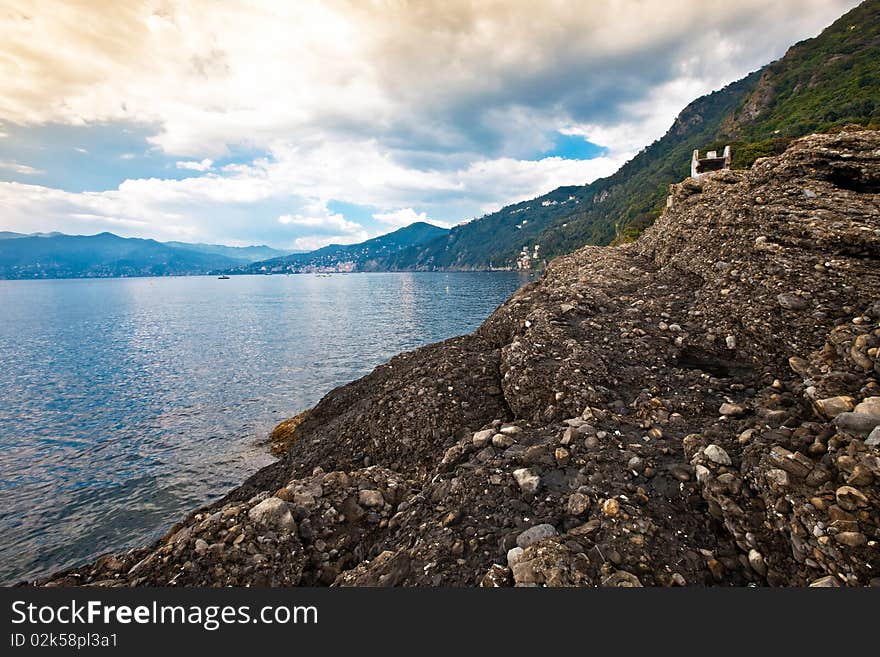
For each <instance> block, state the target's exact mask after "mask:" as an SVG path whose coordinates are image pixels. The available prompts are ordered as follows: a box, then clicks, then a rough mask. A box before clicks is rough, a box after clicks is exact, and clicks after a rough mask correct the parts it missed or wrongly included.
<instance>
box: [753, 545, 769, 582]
mask: <svg viewBox="0 0 880 657" xmlns="http://www.w3.org/2000/svg"><path fill="white" fill-rule="evenodd" d="M749 565H750V566H751V567H752V570H754V571H755V572H756V573H758V574H759V575H761V576H764V575H766V574H767V564H765V563H764V556H763V555H762V554H761V553H760V552H758V551H757V550H756V549H754V548H752V549H751V550H749Z"/></svg>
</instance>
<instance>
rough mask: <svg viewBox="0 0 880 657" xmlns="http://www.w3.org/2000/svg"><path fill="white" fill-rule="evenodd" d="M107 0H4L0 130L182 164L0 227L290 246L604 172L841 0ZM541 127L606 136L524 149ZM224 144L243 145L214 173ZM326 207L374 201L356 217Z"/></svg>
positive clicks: (3, 191) (0, 194) (58, 198)
mask: <svg viewBox="0 0 880 657" xmlns="http://www.w3.org/2000/svg"><path fill="white" fill-rule="evenodd" d="M117 4H118V6H114V11H113V12H107V10H106V3H105V2H104V1H103V0H80V1H79V2H77V3H70V2H64V1H63V0H41V2H40V3H39V4H38V5H35V4H34V3H33V2H31V1H29V0H6V8H7V11H4V12H2V13H0V30H2V33H3V35H4V39H3V41H2V43H0V121H4V122H8V123H4V124H3V127H4V130H7V131H11V130H12V128H11V127H10V126H14V125H26V126H34V125H38V124H43V123H47V122H61V123H67V124H71V125H80V126H82V125H92V124H96V123H101V124H102V125H107V124H108V122H113V121H125V122H135V123H141V124H144V125H149V126H155V128H154V130H155V132H154V134H153V135H152V137H151V138H150V139H149V143H150V145H151V146H152V147H154V148H155V149H156V150H157V151H159V152H161V153H163V154H165V155H171V156H173V160H172V161H174V162H176V165H175V166H176V167H177V168H178V169H179V170H183V171H194V172H198V173H199V174H200V175H198V176H195V177H191V178H185V179H183V180H162V179H157V178H144V179H132V180H125V181H123V182H121V184H119V185H118V187H117V188H116V189H108V190H105V191H98V192H84V193H80V194H74V193H68V192H64V191H61V190H57V189H50V188H46V187H40V186H36V185H24V184H15V183H0V206H2V207H3V216H2V221H3V222H4V226H3V227H4V228H12V229H14V228H15V227H18V228H21V229H26V230H23V232H33V231H35V230H58V229H61V230H65V231H67V232H87V231H89V230H95V231H97V230H105V229H107V230H109V229H111V227H112V228H113V229H115V230H117V232H120V233H121V234H126V235H137V236H151V237H160V238H164V239H197V240H200V241H225V242H241V241H252V240H261V241H268V242H274V243H275V244H290V243H295V241H296V240H303V242H302V244H306V243H308V246H300V247H297V248H312V247H313V246H314V245H315V244H318V243H319V242H324V241H325V240H330V241H337V242H340V241H343V240H351V241H360V240H361V239H365V238H366V236H367V235H369V234H373V233H374V232H375V230H376V229H383V228H385V227H388V226H398V225H406V223H412V221H418V220H427V221H430V222H432V223H435V224H440V223H441V221H438V220H436V219H434V218H436V217H441V218H442V219H443V220H445V221H446V222H453V223H454V222H458V221H461V220H466V219H469V218H471V217H473V216H474V215H476V214H479V213H482V212H489V211H492V210H495V209H497V208H499V207H501V206H503V205H505V204H508V203H512V202H515V201H520V200H525V199H528V198H532V197H534V196H536V195H539V194H542V193H545V192H547V191H550V190H551V189H553V188H555V187H557V186H560V185H568V184H583V183H586V182H589V181H591V180H593V179H595V178H597V177H600V176H605V175H609V174H611V173H612V172H613V171H615V170H616V169H617V168H618V167H619V166H620V165H621V164H622V163H623V162H625V161H626V160H627V159H628V158H629V157H631V156H632V155H633V154H635V153H636V152H637V151H638V150H639V149H640V148H642V147H644V146H645V145H646V144H648V143H649V142H650V141H652V140H653V139H655V138H657V137H659V136H661V135H662V134H663V132H665V130H666V129H667V128H668V127H669V125H670V124H671V123H672V121H673V119H674V117H675V115H676V114H677V113H678V111H679V110H680V109H681V108H682V107H683V106H684V105H685V104H687V103H688V102H689V101H690V100H692V99H693V98H695V97H697V96H699V95H701V94H702V93H705V92H707V91H709V90H711V89H714V88H717V87H719V86H721V85H723V84H725V83H726V82H729V81H732V80H734V79H736V78H738V77H741V76H742V75H744V74H745V73H747V72H749V71H751V70H753V69H755V68H757V67H758V66H760V65H762V64H764V63H766V62H767V61H769V60H770V59H772V58H774V57H777V56H779V55H780V54H781V53H782V52H783V51H784V49H785V47H786V46H787V45H789V44H791V43H793V42H794V41H796V40H798V39H800V38H803V37H806V36H810V35H812V34H815V33H816V32H817V31H818V30H819V29H820V28H821V27H823V26H824V25H826V24H828V23H829V22H830V21H831V20H833V19H834V18H835V17H836V16H838V15H840V14H841V13H843V11H845V10H846V9H847V8H849V7H852V6H854V5H855V4H857V0H774V1H773V2H770V1H768V0H742V1H740V2H736V3H732V2H729V0H668V1H667V2H663V3H659V2H658V3H656V5H654V3H645V2H643V1H641V0H594V1H593V2H591V3H589V9H588V10H587V9H585V3H583V2H582V1H580V2H578V1H566V0H560V1H559V2H556V3H553V5H552V6H551V7H548V6H547V5H546V3H535V2H525V1H523V2H510V1H505V2H501V1H496V0H486V1H485V2H481V3H477V4H474V3H471V2H465V1H464V0H461V1H458V0H443V1H440V0H436V1H435V2H427V1H426V2H423V3H418V6H417V7H414V6H413V5H412V4H409V3H357V2H349V1H347V0H328V1H327V2H318V1H316V0H302V2H297V3H286V2H274V3H273V2H270V1H269V0H228V1H227V2H223V3H215V2H212V1H211V0H189V1H187V2H183V1H178V0H167V1H166V2H163V3H161V5H159V4H155V3H153V4H150V3H117ZM25 16H30V17H31V18H30V19H26V18H24V17H25ZM755 34H760V38H758V39H756V38H755V37H754V35H755ZM59 43H60V44H64V48H55V47H52V44H59ZM111 125H112V124H111ZM558 130H561V131H563V132H566V133H567V134H578V135H583V136H585V137H586V138H587V139H589V140H590V141H592V142H594V143H596V144H599V145H601V146H604V147H607V149H608V150H607V152H606V154H605V155H603V156H602V157H598V158H596V159H593V160H586V161H578V160H567V159H562V158H558V157H544V158H541V157H540V153H542V152H546V150H547V149H548V148H549V147H550V146H551V142H552V139H551V137H552V135H553V134H554V132H555V131H558ZM86 145H88V144H86ZM125 148H136V147H134V146H126V147H125ZM233 151H234V152H236V153H240V152H250V153H257V154H258V155H257V156H256V158H255V159H254V160H253V161H251V162H237V163H234V164H226V165H216V166H215V163H217V162H222V161H223V158H224V157H226V156H228V155H229V154H230V153H231V152H233ZM121 157H122V158H123V159H127V158H134V157H135V155H134V154H133V153H126V154H124V155H122V156H121ZM178 158H179V159H178ZM237 159H239V158H237ZM0 166H4V167H5V168H7V169H9V170H11V171H14V172H16V173H18V174H21V175H34V174H37V173H40V172H39V171H37V170H36V169H32V168H30V167H27V166H26V165H19V164H17V163H15V162H6V163H5V164H4V163H0ZM11 167H19V168H18V169H15V168H11ZM334 200H335V201H341V202H344V203H350V204H355V205H361V206H368V207H371V208H381V211H380V212H376V213H375V214H374V215H373V217H372V221H371V220H369V219H365V220H364V222H363V223H364V225H361V224H358V223H356V222H353V221H351V220H350V219H348V218H346V217H345V216H343V215H342V214H340V213H334V212H331V211H329V210H328V204H329V203H330V202H331V201H334ZM415 208H418V211H416V210H415ZM428 217H431V218H432V219H428ZM10 224H11V226H10ZM250 236H256V237H250Z"/></svg>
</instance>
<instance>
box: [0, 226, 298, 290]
mask: <svg viewBox="0 0 880 657" xmlns="http://www.w3.org/2000/svg"><path fill="white" fill-rule="evenodd" d="M284 253H285V252H284V251H279V250H277V249H272V248H269V247H268V246H247V247H231V246H221V245H215V244H186V243H183V242H167V243H162V242H157V241H156V240H149V239H138V238H126V237H119V236H118V235H114V234H112V233H100V234H99V235H64V234H62V233H34V234H30V235H26V234H22V233H13V232H9V231H3V232H0V278H6V279H22V278H100V277H107V278H109V277H117V276H177V275H186V274H205V273H208V272H210V271H213V270H219V269H228V268H232V267H236V266H238V265H240V264H241V263H242V262H247V261H251V260H257V259H260V258H265V257H267V256H277V255H280V254H284Z"/></svg>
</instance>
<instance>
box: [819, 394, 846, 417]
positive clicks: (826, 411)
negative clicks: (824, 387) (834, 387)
mask: <svg viewBox="0 0 880 657" xmlns="http://www.w3.org/2000/svg"><path fill="white" fill-rule="evenodd" d="M813 403H814V404H816V409H817V410H818V411H819V412H820V413H821V414H822V415H824V416H825V417H827V418H835V417H837V416H838V415H840V414H841V413H846V412H849V411H851V410H852V409H853V398H852V397H847V396H837V397H827V398H826V399H817V400H816V401H815V402H813Z"/></svg>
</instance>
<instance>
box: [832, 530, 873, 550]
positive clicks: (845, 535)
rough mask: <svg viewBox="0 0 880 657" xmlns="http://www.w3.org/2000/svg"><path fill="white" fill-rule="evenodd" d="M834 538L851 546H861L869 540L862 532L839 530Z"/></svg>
mask: <svg viewBox="0 0 880 657" xmlns="http://www.w3.org/2000/svg"><path fill="white" fill-rule="evenodd" d="M834 540H835V541H837V542H838V543H840V544H842V545H846V546H848V547H851V548H856V547H860V546H862V545H865V543H867V542H868V539H867V538H866V537H865V535H864V534H862V533H861V532H839V533H838V534H835V535H834Z"/></svg>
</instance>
